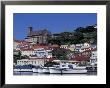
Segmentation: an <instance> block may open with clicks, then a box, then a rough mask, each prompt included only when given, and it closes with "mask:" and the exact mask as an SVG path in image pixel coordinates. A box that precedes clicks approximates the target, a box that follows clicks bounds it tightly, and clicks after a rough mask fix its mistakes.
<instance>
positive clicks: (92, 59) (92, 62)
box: [90, 51, 97, 64]
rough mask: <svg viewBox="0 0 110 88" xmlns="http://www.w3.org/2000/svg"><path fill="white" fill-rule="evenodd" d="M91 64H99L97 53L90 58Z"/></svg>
mask: <svg viewBox="0 0 110 88" xmlns="http://www.w3.org/2000/svg"><path fill="white" fill-rule="evenodd" d="M90 63H91V64H97V51H92V55H91V57H90Z"/></svg>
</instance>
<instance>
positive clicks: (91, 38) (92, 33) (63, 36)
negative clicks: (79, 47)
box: [48, 25, 97, 45]
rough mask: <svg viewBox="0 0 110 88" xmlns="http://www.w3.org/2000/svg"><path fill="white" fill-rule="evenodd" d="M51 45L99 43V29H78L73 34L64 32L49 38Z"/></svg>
mask: <svg viewBox="0 0 110 88" xmlns="http://www.w3.org/2000/svg"><path fill="white" fill-rule="evenodd" d="M48 42H49V43H51V44H58V45H64V44H77V43H84V42H88V43H94V44H96V43H97V28H95V27H94V25H92V26H87V27H85V28H84V27H78V28H76V29H75V30H74V31H73V32H62V33H59V34H53V37H50V38H48Z"/></svg>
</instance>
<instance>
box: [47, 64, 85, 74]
mask: <svg viewBox="0 0 110 88" xmlns="http://www.w3.org/2000/svg"><path fill="white" fill-rule="evenodd" d="M49 70H50V73H51V74H58V73H59V74H66V73H68V74H72V73H87V70H86V67H80V66H77V65H75V64H69V63H60V65H59V66H58V67H51V68H49Z"/></svg>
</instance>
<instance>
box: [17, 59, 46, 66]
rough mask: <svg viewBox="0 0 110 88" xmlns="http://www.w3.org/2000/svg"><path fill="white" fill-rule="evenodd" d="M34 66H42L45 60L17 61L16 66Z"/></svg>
mask: <svg viewBox="0 0 110 88" xmlns="http://www.w3.org/2000/svg"><path fill="white" fill-rule="evenodd" d="M30 64H31V65H35V66H44V64H45V60H44V59H30V60H29V59H22V60H17V65H30Z"/></svg>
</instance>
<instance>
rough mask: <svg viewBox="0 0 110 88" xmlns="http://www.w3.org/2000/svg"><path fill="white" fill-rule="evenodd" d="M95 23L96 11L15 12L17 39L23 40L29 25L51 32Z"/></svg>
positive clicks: (15, 33) (14, 23) (34, 28)
mask: <svg viewBox="0 0 110 88" xmlns="http://www.w3.org/2000/svg"><path fill="white" fill-rule="evenodd" d="M94 24H97V14H96V13H14V15H13V27H14V28H13V34H14V38H15V39H18V40H23V39H25V38H26V36H27V32H28V31H27V27H29V26H32V27H33V30H43V29H48V30H49V31H51V33H60V32H64V31H68V32H69V31H74V30H75V29H76V28H78V27H86V26H89V25H94Z"/></svg>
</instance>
